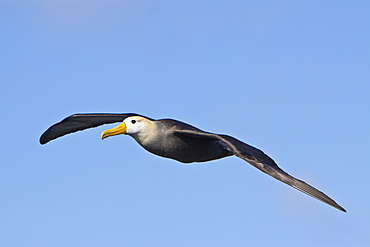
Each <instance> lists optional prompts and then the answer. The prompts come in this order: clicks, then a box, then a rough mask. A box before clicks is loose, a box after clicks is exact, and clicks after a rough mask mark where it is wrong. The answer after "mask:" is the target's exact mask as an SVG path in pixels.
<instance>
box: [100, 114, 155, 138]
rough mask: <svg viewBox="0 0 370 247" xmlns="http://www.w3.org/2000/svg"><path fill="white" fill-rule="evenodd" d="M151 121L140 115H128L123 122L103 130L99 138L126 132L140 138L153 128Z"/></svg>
mask: <svg viewBox="0 0 370 247" xmlns="http://www.w3.org/2000/svg"><path fill="white" fill-rule="evenodd" d="M153 125H154V123H153V121H151V120H149V119H147V118H144V117H141V116H132V117H128V118H126V119H125V120H123V122H122V123H121V124H120V125H118V126H116V127H114V128H112V129H109V130H105V131H103V132H102V133H101V138H102V139H105V138H107V137H110V136H114V135H120V134H126V135H130V136H132V137H134V138H135V139H136V140H140V139H142V138H143V137H145V136H147V135H148V134H150V132H151V130H152V129H153Z"/></svg>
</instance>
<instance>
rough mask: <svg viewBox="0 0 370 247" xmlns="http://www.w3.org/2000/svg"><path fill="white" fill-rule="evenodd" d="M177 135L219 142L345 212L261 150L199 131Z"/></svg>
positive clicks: (282, 179)
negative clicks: (284, 169) (283, 168)
mask: <svg viewBox="0 0 370 247" xmlns="http://www.w3.org/2000/svg"><path fill="white" fill-rule="evenodd" d="M175 133H176V134H177V135H186V136H192V137H195V138H213V139H218V140H220V141H221V142H222V143H223V145H224V146H226V148H227V149H228V150H229V151H231V152H232V153H234V155H235V156H237V157H239V158H241V159H243V160H245V161H247V162H248V163H250V164H251V165H253V166H254V167H256V168H257V169H259V170H261V171H262V172H264V173H266V174H267V175H270V176H272V177H273V178H275V179H277V180H279V181H281V182H283V183H286V184H288V185H290V186H292V187H293V188H295V189H297V190H300V191H302V192H304V193H306V194H307V195H310V196H312V197H314V198H316V199H318V200H320V201H322V202H324V203H327V204H328V205H330V206H333V207H335V208H337V209H339V210H341V211H343V212H346V210H345V209H344V208H343V207H341V206H340V205H339V204H337V203H336V202H335V201H334V200H333V199H331V198H330V197H329V196H327V195H326V194H324V193H323V192H321V191H319V190H318V189H316V188H314V187H312V186H311V185H309V184H307V183H305V182H304V181H302V180H299V179H297V178H295V177H293V176H291V175H289V174H288V173H286V172H285V171H283V170H282V169H281V168H280V167H279V166H278V165H277V164H276V163H275V161H274V160H273V159H271V158H270V157H269V156H267V155H266V154H265V153H264V152H262V151H261V150H259V149H257V148H255V147H253V146H250V145H248V144H246V143H244V142H242V141H239V140H238V139H236V138H234V137H231V136H227V135H218V134H212V133H208V132H203V131H201V130H175Z"/></svg>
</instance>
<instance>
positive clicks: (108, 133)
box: [101, 123, 127, 140]
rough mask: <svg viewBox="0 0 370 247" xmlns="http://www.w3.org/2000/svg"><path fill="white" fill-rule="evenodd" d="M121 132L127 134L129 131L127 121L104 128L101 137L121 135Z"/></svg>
mask: <svg viewBox="0 0 370 247" xmlns="http://www.w3.org/2000/svg"><path fill="white" fill-rule="evenodd" d="M120 134H127V132H126V124H125V123H121V124H120V125H118V126H116V127H114V128H112V129H109V130H104V131H103V132H102V133H101V139H102V140H103V139H105V138H107V137H110V136H115V135H120Z"/></svg>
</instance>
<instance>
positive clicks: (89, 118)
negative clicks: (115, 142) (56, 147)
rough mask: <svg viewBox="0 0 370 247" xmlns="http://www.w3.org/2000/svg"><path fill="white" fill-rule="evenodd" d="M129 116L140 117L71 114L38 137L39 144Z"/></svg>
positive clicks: (133, 114) (128, 114)
mask: <svg viewBox="0 0 370 247" xmlns="http://www.w3.org/2000/svg"><path fill="white" fill-rule="evenodd" d="M130 116H141V115H139V114H135V113H125V114H114V113H92V114H73V115H71V116H69V117H66V118H65V119H63V120H62V121H60V122H59V123H56V124H54V125H52V126H51V127H50V128H49V129H47V130H46V131H45V132H44V133H43V134H42V135H41V137H40V143H41V144H45V143H47V142H49V141H51V140H53V139H56V138H58V137H61V136H64V135H67V134H69V133H73V132H76V131H79V130H84V129H88V128H94V127H97V126H100V125H103V124H110V123H116V122H122V121H123V120H124V119H125V118H127V117H130Z"/></svg>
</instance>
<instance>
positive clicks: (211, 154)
mask: <svg viewBox="0 0 370 247" xmlns="http://www.w3.org/2000/svg"><path fill="white" fill-rule="evenodd" d="M116 122H122V123H120V124H119V125H118V126H116V127H114V128H112V129H108V130H105V131H103V132H102V133H101V139H105V138H107V137H110V136H115V135H120V134H125V135H129V136H131V137H133V138H134V139H135V140H136V142H137V143H139V144H140V145H141V146H142V147H143V148H144V149H145V150H147V151H149V152H151V153H153V154H155V155H158V156H161V157H165V158H170V159H174V160H177V161H179V162H182V163H192V162H206V161H210V160H216V159H220V158H224V157H227V156H232V155H235V156H236V157H239V158H241V159H243V160H245V161H247V162H248V163H249V164H251V165H252V166H254V167H256V168H257V169H259V170H261V171H262V172H264V173H266V174H267V175H270V176H271V177H273V178H275V179H277V180H279V181H281V182H283V183H286V184H288V185H290V186H292V187H293V188H295V189H297V190H299V191H302V192H304V193H306V194H308V195H310V196H312V197H314V198H316V199H318V200H320V201H322V202H324V203H326V204H328V205H330V206H332V207H334V208H336V209H339V210H341V211H343V212H346V210H345V209H344V208H343V207H341V206H340V205H339V204H337V203H336V202H335V201H334V200H333V199H331V198H330V197H329V196H327V195H326V194H324V193H323V192H321V191H319V190H318V189H316V188H314V187H312V186H311V185H309V184H307V183H305V182H304V181H302V180H299V179H297V178H295V177H293V176H291V175H289V174H288V173H286V172H285V171H283V170H282V169H281V168H280V167H279V166H278V165H277V164H276V163H275V161H274V160H273V159H271V158H270V157H269V156H267V155H266V154H265V153H264V152H262V151H261V150H259V149H257V148H255V147H252V146H250V145H248V144H246V143H244V142H242V141H240V140H238V139H236V138H234V137H231V136H228V135H221V134H214V133H210V132H206V131H203V130H201V129H198V128H196V127H194V126H191V125H189V124H186V123H183V122H180V121H177V120H173V119H159V120H155V119H152V118H149V117H145V116H142V115H139V114H135V113H126V114H113V113H93V114H74V115H71V116H69V117H67V118H65V119H63V120H62V121H60V122H59V123H56V124H54V125H52V126H51V127H50V128H49V129H47V130H46V131H45V132H44V133H43V134H42V135H41V137H40V143H41V144H45V143H47V142H49V141H51V140H53V139H56V138H58V137H61V136H64V135H66V134H69V133H73V132H76V131H80V130H84V129H88V128H93V127H97V126H100V125H103V124H111V123H116Z"/></svg>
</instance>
